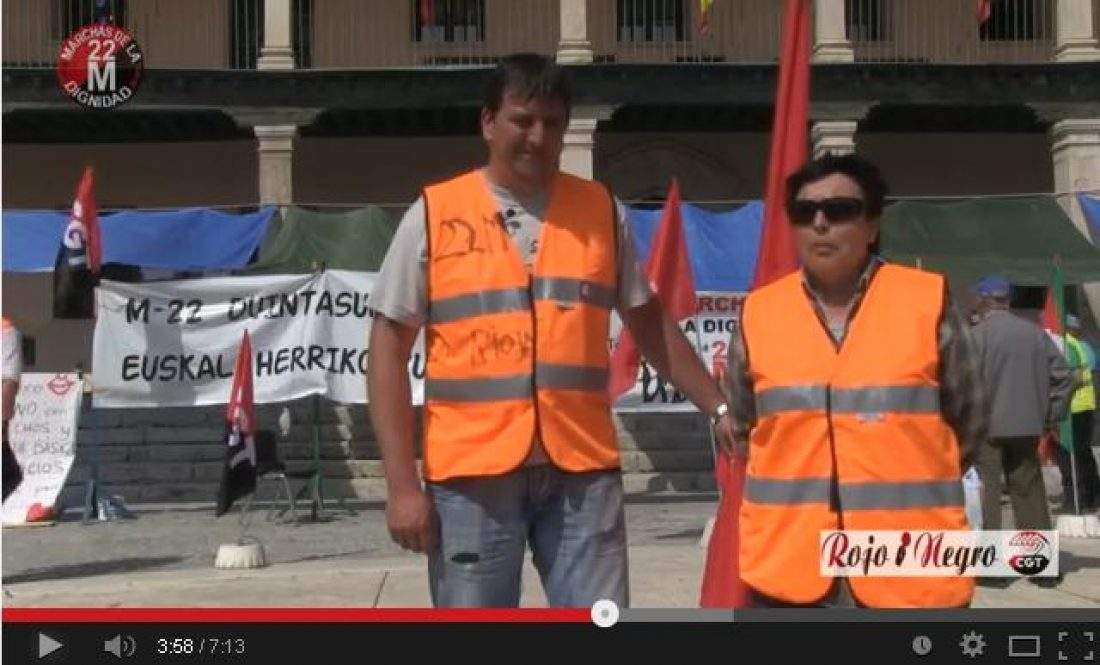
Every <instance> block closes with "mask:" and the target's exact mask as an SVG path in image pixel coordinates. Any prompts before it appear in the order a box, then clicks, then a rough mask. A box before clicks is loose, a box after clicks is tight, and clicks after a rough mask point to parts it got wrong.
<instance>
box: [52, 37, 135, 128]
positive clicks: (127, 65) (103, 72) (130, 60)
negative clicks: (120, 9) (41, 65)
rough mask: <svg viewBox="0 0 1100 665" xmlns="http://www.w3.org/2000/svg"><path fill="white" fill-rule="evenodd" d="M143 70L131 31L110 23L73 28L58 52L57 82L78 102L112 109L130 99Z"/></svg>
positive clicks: (98, 107) (63, 90)
mask: <svg viewBox="0 0 1100 665" xmlns="http://www.w3.org/2000/svg"><path fill="white" fill-rule="evenodd" d="M144 71H145V55H144V54H143V53H142V52H141V47H140V46H138V43H137V42H136V41H135V40H134V37H133V35H131V34H130V33H129V32H126V30H124V29H122V28H120V27H118V26H117V25H114V24H112V23H91V24H88V25H85V26H82V27H79V28H77V29H76V30H73V31H72V33H71V34H70V35H69V36H68V37H66V38H65V39H64V40H63V41H62V42H61V50H60V51H59V52H58V54H57V84H58V85H59V86H60V87H61V91H62V92H63V93H65V94H66V95H67V96H68V97H69V98H70V99H72V100H73V101H74V102H76V103H77V104H80V105H81V106H84V107H87V108H93V109H113V108H115V107H116V106H121V105H122V104H125V103H126V102H128V101H130V100H131V99H132V98H133V96H134V93H136V92H137V89H138V85H139V84H140V83H141V76H142V74H143V73H144Z"/></svg>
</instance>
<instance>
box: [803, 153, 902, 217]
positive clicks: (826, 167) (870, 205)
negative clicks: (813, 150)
mask: <svg viewBox="0 0 1100 665" xmlns="http://www.w3.org/2000/svg"><path fill="white" fill-rule="evenodd" d="M834 173H840V174H843V175H846V176H848V177H849V178H851V179H852V180H855V181H856V183H857V184H858V185H859V188H860V189H861V190H863V199H864V204H865V205H866V206H867V216H868V217H870V218H872V219H877V218H878V217H880V216H882V206H883V203H884V201H885V200H886V194H887V192H888V188H887V186H886V181H885V180H883V179H882V174H881V173H880V172H879V170H878V167H877V166H875V165H874V164H872V163H871V162H869V161H867V160H866V159H864V158H862V157H860V156H859V155H855V154H851V155H825V156H824V157H818V158H817V159H815V160H813V161H812V162H807V163H806V164H805V165H804V166H803V167H802V168H800V169H798V170H797V171H795V172H794V173H792V174H791V175H790V177H788V178H787V207H788V209H789V208H790V205H791V204H792V203H793V202H794V200H795V197H797V196H798V191H799V190H800V189H802V188H803V187H805V186H806V185H808V184H810V183H812V182H817V181H818V180H821V179H822V178H825V177H827V176H830V175H833V174H834Z"/></svg>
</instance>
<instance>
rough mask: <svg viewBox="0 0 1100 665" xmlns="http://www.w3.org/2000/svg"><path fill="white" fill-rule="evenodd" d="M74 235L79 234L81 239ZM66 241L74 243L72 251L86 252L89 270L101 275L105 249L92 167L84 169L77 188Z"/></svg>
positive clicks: (66, 231)
mask: <svg viewBox="0 0 1100 665" xmlns="http://www.w3.org/2000/svg"><path fill="white" fill-rule="evenodd" d="M74 234H79V237H75V236H74ZM65 240H66V243H68V242H72V243H73V244H71V245H69V247H70V248H71V249H75V250H80V249H85V250H86V252H87V265H88V270H89V271H91V273H92V274H93V275H99V269H100V267H101V266H102V265H103V249H102V245H101V242H100V237H99V213H98V209H97V207H96V202H95V171H93V170H92V167H90V166H89V167H87V168H85V169H84V175H82V176H81V177H80V184H78V185H77V187H76V197H75V198H74V200H73V211H72V216H71V217H70V218H69V226H68V227H67V228H66V229H65Z"/></svg>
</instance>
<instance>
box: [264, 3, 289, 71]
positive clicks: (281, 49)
mask: <svg viewBox="0 0 1100 665" xmlns="http://www.w3.org/2000/svg"><path fill="white" fill-rule="evenodd" d="M290 14H291V1H290V0H264V43H263V46H262V47H261V48H260V57H259V58H258V59H257V61H256V68H257V69H294V45H293V44H292V43H291V39H290V26H291V24H292V22H293V20H294V19H293V17H292V16H291V15H290Z"/></svg>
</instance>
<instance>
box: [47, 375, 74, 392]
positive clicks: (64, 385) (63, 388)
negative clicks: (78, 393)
mask: <svg viewBox="0 0 1100 665" xmlns="http://www.w3.org/2000/svg"><path fill="white" fill-rule="evenodd" d="M75 385H76V382H75V381H70V380H69V377H67V376H65V375H64V374H58V375H57V376H55V377H53V378H52V379H50V380H49V382H48V383H46V387H47V388H49V389H50V392H52V393H53V394H55V395H57V396H59V397H60V396H62V395H64V394H65V393H67V392H69V389H70V388H72V387H73V386H75Z"/></svg>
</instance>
